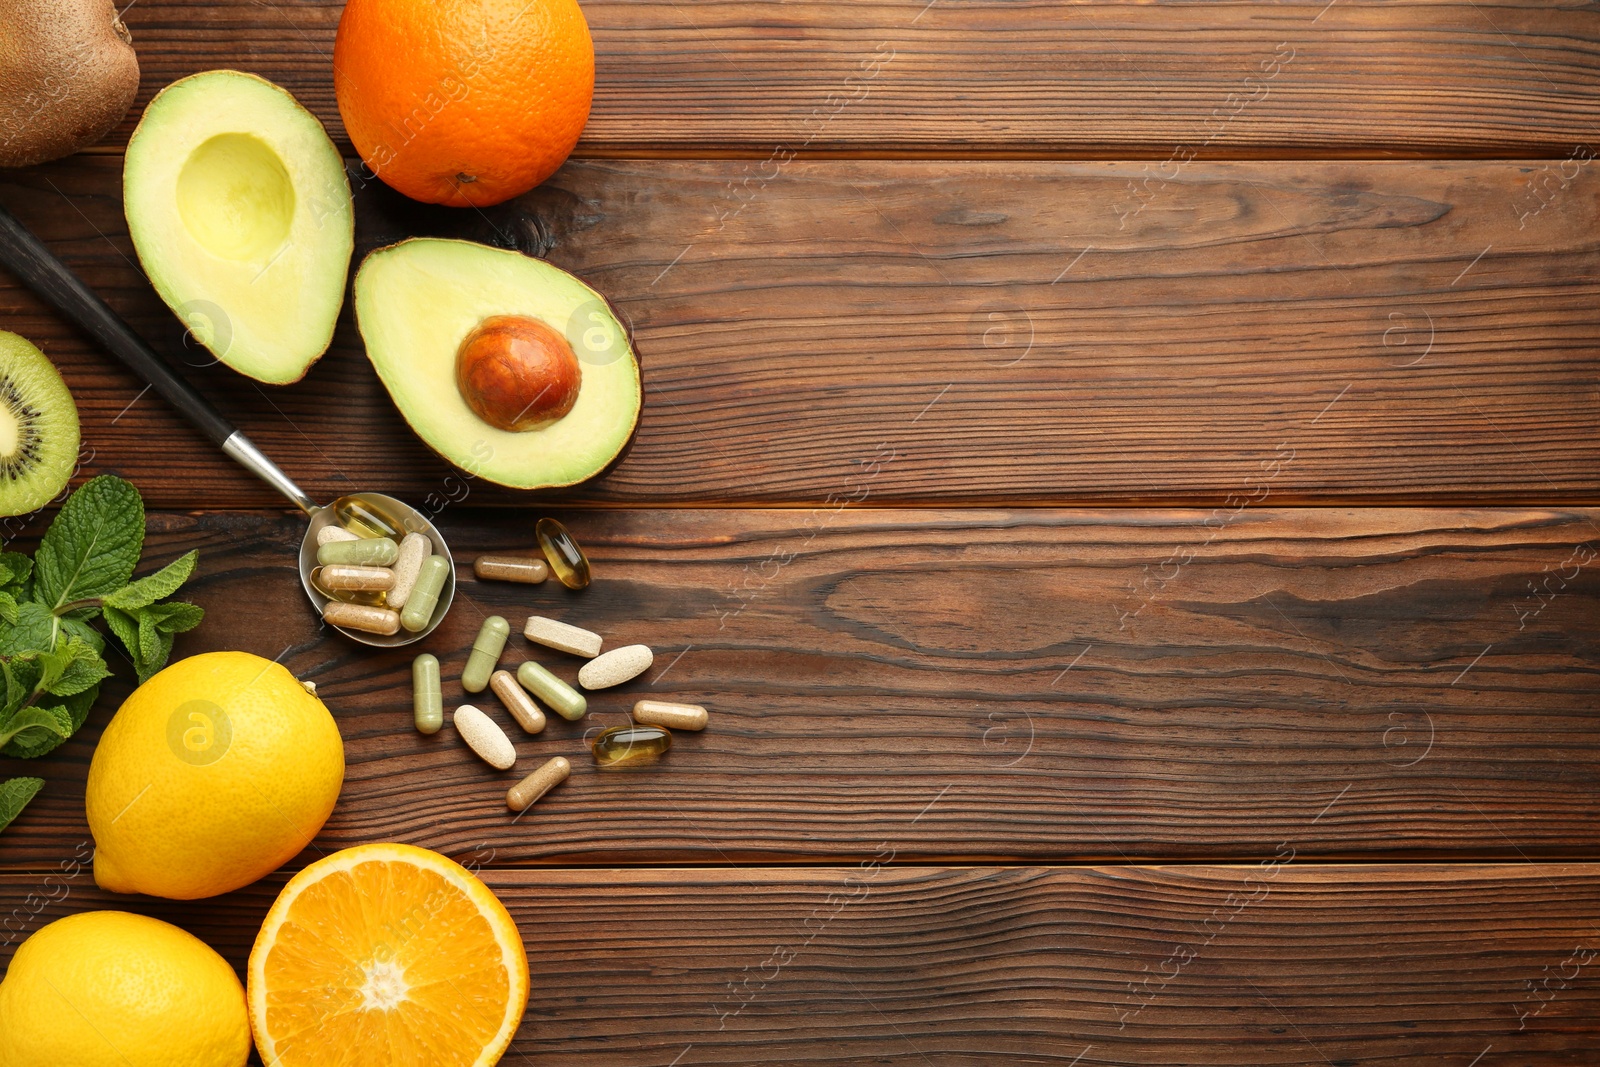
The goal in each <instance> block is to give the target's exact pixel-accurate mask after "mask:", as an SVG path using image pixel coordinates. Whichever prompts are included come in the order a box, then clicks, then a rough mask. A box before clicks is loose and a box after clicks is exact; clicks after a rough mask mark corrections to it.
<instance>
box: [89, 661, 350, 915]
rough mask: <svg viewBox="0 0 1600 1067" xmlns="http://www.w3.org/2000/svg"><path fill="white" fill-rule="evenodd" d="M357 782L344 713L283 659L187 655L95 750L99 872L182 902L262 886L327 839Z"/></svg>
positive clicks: (120, 717) (113, 882)
mask: <svg viewBox="0 0 1600 1067" xmlns="http://www.w3.org/2000/svg"><path fill="white" fill-rule="evenodd" d="M343 782H344V744H343V742H342V741H341V740H340V739H339V728H338V727H337V726H336V725H334V721H333V716H332V715H330V714H329V713H328V709H327V708H326V707H325V706H324V705H323V703H322V701H320V700H318V699H317V698H316V697H315V696H314V695H313V694H312V693H311V691H310V690H309V689H307V688H306V687H305V686H304V685H302V684H301V683H300V682H299V681H297V680H296V679H295V677H294V675H292V674H290V673H289V671H288V670H287V669H286V668H284V667H283V666H282V665H281V664H278V663H274V662H273V661H271V660H268V659H263V658H262V657H260V656H255V655H251V654H250V653H248V652H210V653H207V654H205V655H200V656H191V657H189V658H188V659H185V660H180V661H178V662H177V663H174V664H173V665H172V666H170V667H168V668H167V669H166V670H164V671H162V672H161V673H160V674H157V675H156V676H155V677H154V678H151V679H150V680H149V681H148V682H146V683H145V684H144V685H141V686H140V687H139V688H138V689H136V690H134V692H133V694H132V695H131V696H130V697H128V699H127V700H126V701H125V702H124V703H123V705H122V707H121V708H120V709H118V711H117V714H116V716H115V717H114V718H112V720H111V724H110V725H109V726H107V727H106V732H105V734H104V736H102V737H101V739H100V744H99V747H98V748H96V749H95V753H94V761H93V762H92V763H91V764H90V766H89V784H88V790H87V806H88V814H89V829H90V830H91V831H93V833H94V839H95V860H94V877H95V881H96V882H98V883H99V884H100V886H101V887H102V888H104V889H109V890H111V891H112V892H113V893H149V894H152V895H154V896H163V897H173V898H175V899H178V900H192V899H195V898H197V897H209V896H215V895H216V894H218V893H226V892H229V891H230V890H234V889H238V888H239V887H241V886H245V885H249V884H250V883H251V882H254V881H255V880H256V879H258V878H260V877H262V876H263V875H266V874H268V873H270V872H271V871H273V870H276V869H277V868H278V867H279V866H280V865H282V864H283V863H284V862H286V861H287V860H289V859H291V858H292V857H293V856H294V855H295V854H296V853H298V852H299V851H300V850H301V849H303V848H304V847H305V846H306V845H307V844H308V843H309V842H310V841H311V839H312V838H313V837H315V836H316V834H317V831H318V830H320V829H322V824H323V823H324V822H326V821H327V818H328V815H329V813H330V812H332V810H333V804H334V801H335V800H336V799H338V796H339V787H340V785H341V784H342V783H343Z"/></svg>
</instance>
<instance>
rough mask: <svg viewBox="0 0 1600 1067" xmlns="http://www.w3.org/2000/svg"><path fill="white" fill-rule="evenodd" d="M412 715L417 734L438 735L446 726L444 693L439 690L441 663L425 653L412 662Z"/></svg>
mask: <svg viewBox="0 0 1600 1067" xmlns="http://www.w3.org/2000/svg"><path fill="white" fill-rule="evenodd" d="M411 709H412V710H411V713H412V716H413V718H414V719H415V721H416V724H417V732H418V733H422V734H436V733H438V732H439V727H441V726H443V725H444V692H443V690H441V689H440V688H439V661H438V659H436V658H435V657H433V656H430V655H428V653H426V652H424V653H423V654H422V655H420V656H418V657H417V658H416V659H414V660H412V661H411Z"/></svg>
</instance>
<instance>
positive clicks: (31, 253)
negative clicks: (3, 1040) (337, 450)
mask: <svg viewBox="0 0 1600 1067" xmlns="http://www.w3.org/2000/svg"><path fill="white" fill-rule="evenodd" d="M0 264H3V265H4V266H5V267H7V268H8V269H9V270H10V271H11V273H13V274H15V275H16V276H17V279H18V280H19V281H21V282H22V284H24V285H26V286H27V287H28V288H29V289H32V290H33V291H34V292H35V293H37V294H38V295H39V297H40V299H42V300H43V301H44V302H45V303H47V304H49V305H50V306H51V307H53V308H55V309H56V310H57V311H59V312H60V313H61V314H62V315H63V316H64V317H65V318H66V320H67V321H68V322H71V323H73V324H75V325H76V326H78V328H79V329H81V330H83V331H84V332H85V333H87V334H88V335H89V336H90V337H93V338H94V339H95V340H96V341H99V342H100V344H101V345H102V346H103V347H104V348H105V349H106V350H107V351H109V352H110V353H111V354H112V355H114V356H116V357H117V358H118V359H120V360H122V362H123V363H125V364H127V365H128V368H129V369H130V370H132V371H133V372H134V373H135V374H137V375H138V376H139V377H141V378H143V379H144V380H145V381H147V382H149V383H150V387H151V388H152V389H154V390H155V391H156V392H157V393H159V394H161V397H162V398H163V399H164V400H166V402H167V403H169V404H171V405H172V406H173V407H175V408H177V409H178V412H179V413H180V414H182V415H183V416H184V417H185V418H186V419H188V420H189V421H190V422H192V423H194V424H195V426H196V427H198V428H199V430H200V432H201V433H203V434H205V435H206V436H207V437H209V438H211V440H213V441H215V442H216V443H217V444H218V445H219V446H220V447H221V448H222V451H223V452H224V453H225V454H226V455H228V456H229V457H231V458H232V459H233V460H234V461H236V462H237V463H239V465H240V466H242V467H244V468H245V469H246V470H248V471H249V472H250V473H252V474H254V475H255V476H256V477H257V478H260V479H261V480H262V481H264V482H266V483H267V484H268V485H270V486H272V488H274V489H276V490H277V491H278V492H280V493H282V494H283V495H284V496H285V497H287V498H288V499H289V500H290V501H292V502H293V503H294V505H295V506H296V507H298V508H300V510H302V511H304V512H305V513H306V514H308V515H309V514H311V513H312V512H314V511H316V510H317V506H316V504H315V503H314V502H313V501H312V500H311V498H310V497H308V496H307V495H306V494H305V491H304V490H302V489H301V488H300V487H299V486H298V485H296V484H295V483H294V480H293V479H292V478H290V477H289V476H288V475H286V474H284V473H283V471H282V470H280V469H279V468H278V465H277V464H275V463H273V462H272V460H270V459H268V458H267V457H266V456H265V455H263V454H262V452H261V451H260V450H259V449H258V448H256V446H255V445H254V444H252V443H251V441H250V439H249V438H248V437H246V436H245V435H244V434H243V433H241V432H240V431H238V430H237V429H235V428H234V426H233V423H231V422H229V421H228V420H227V419H225V418H223V417H222V413H221V412H219V411H218V410H217V409H216V408H214V407H212V406H211V402H210V401H209V400H207V399H206V398H205V397H203V396H201V395H200V394H199V393H198V392H196V391H195V388H194V386H192V385H190V384H189V383H188V382H186V381H184V380H183V379H182V378H180V377H178V375H177V373H176V372H174V371H173V369H172V367H171V366H169V365H168V364H167V361H166V360H164V359H162V358H161V357H160V356H158V355H157V354H156V352H155V350H154V349H152V348H151V347H150V346H149V345H147V344H145V341H144V338H142V337H140V336H139V335H138V334H136V333H134V332H133V327H131V326H129V325H128V324H127V323H126V322H124V321H123V320H122V316H120V315H118V314H117V313H116V312H115V311H112V310H111V308H110V307H109V306H107V304H106V302H105V301H104V300H101V299H100V297H99V296H97V295H95V292H94V290H93V289H90V288H89V287H88V286H87V285H85V284H84V283H83V279H82V278H79V277H78V276H77V275H76V274H74V273H72V271H71V270H69V269H68V268H67V265H66V264H65V263H63V262H61V261H60V260H59V259H57V258H56V257H55V254H54V253H53V252H51V251H50V249H48V248H46V247H45V245H44V242H43V241H41V240H39V238H37V237H35V236H34V235H33V232H32V231H31V230H29V229H28V228H27V227H26V226H24V225H23V224H22V223H20V222H18V221H17V220H16V217H15V216H13V215H12V214H11V212H9V211H7V210H6V209H5V207H4V206H0Z"/></svg>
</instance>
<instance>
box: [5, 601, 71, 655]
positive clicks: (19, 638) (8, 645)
mask: <svg viewBox="0 0 1600 1067" xmlns="http://www.w3.org/2000/svg"><path fill="white" fill-rule="evenodd" d="M56 625H57V624H56V617H55V616H54V615H52V614H51V613H50V609H49V608H47V607H45V606H44V605H43V604H40V603H37V602H36V601H32V600H25V601H23V602H22V603H21V604H18V605H17V618H16V621H15V622H13V623H12V624H11V625H9V626H5V627H0V656H21V655H28V654H30V653H36V652H41V651H45V650H48V649H50V648H53V647H54V646H55V640H56Z"/></svg>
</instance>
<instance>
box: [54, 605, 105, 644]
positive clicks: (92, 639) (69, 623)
mask: <svg viewBox="0 0 1600 1067" xmlns="http://www.w3.org/2000/svg"><path fill="white" fill-rule="evenodd" d="M94 614H95V615H98V614H100V612H99V610H98V609H97V610H96V611H95V612H94ZM59 622H60V626H61V632H62V633H64V634H70V635H72V636H74V637H77V638H79V639H80V640H82V641H83V643H84V644H86V645H88V646H89V647H90V648H92V649H94V650H95V651H96V652H104V651H105V650H106V639H105V638H104V637H102V636H101V635H100V631H99V630H96V629H95V628H94V627H93V626H90V625H89V622H88V617H87V616H86V617H84V618H79V617H78V613H77V612H73V613H72V614H71V615H63V616H61V618H60V620H59ZM57 640H58V641H59V640H60V638H59V637H58V638H57Z"/></svg>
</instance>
